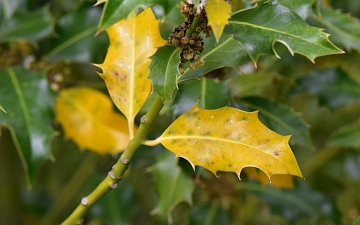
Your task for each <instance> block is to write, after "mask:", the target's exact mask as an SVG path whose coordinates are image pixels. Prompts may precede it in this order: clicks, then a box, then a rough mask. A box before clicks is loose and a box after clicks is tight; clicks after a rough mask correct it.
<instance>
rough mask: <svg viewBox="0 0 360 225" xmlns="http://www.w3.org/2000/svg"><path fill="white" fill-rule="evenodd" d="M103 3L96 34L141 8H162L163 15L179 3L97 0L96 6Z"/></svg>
mask: <svg viewBox="0 0 360 225" xmlns="http://www.w3.org/2000/svg"><path fill="white" fill-rule="evenodd" d="M102 3H105V6H104V9H103V13H102V16H101V20H100V23H99V26H98V32H101V31H103V30H105V29H107V28H108V27H110V26H111V25H113V24H114V23H116V22H117V21H119V20H123V19H126V18H127V17H128V16H129V15H130V14H131V12H133V11H134V10H136V9H138V8H140V7H142V8H147V7H149V6H153V5H160V6H162V7H163V9H164V11H165V13H168V12H170V10H171V9H172V8H173V7H175V6H176V4H177V3H179V1H178V0H145V1H144V0H116V1H114V0H98V1H97V3H96V5H99V4H102Z"/></svg>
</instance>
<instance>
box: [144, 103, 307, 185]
mask: <svg viewBox="0 0 360 225" xmlns="http://www.w3.org/2000/svg"><path fill="white" fill-rule="evenodd" d="M257 114H258V112H244V111H241V110H238V109H235V108H231V107H223V108H220V109H216V110H205V109H201V108H199V106H198V104H196V105H195V106H194V107H193V108H192V109H191V110H190V111H188V112H186V113H185V114H183V115H182V116H180V117H179V118H178V119H176V120H175V121H174V122H173V123H172V124H171V125H170V126H169V127H168V128H167V129H166V130H165V131H164V133H163V134H162V135H161V136H160V137H159V138H158V139H156V140H154V141H147V142H146V144H148V145H154V144H157V143H159V142H160V143H161V144H163V145H164V146H165V147H166V148H167V149H169V150H170V151H172V152H174V153H175V154H176V156H178V157H182V158H185V159H187V160H188V161H189V162H190V163H191V164H192V166H193V167H194V166H195V165H198V166H202V167H204V168H206V169H208V170H210V171H211V172H213V173H214V174H216V172H217V171H229V172H230V171H232V172H235V173H236V174H238V175H239V176H240V173H241V170H242V169H243V168H244V167H249V166H250V167H257V168H259V169H261V170H262V171H264V172H265V174H266V175H267V176H268V177H269V179H270V177H271V176H272V175H273V174H290V175H296V176H299V177H302V174H301V172H300V169H299V166H298V164H297V162H296V159H295V157H294V155H293V153H292V151H291V149H290V146H289V144H288V141H289V138H290V136H282V135H280V134H277V133H275V132H273V131H271V130H270V129H268V128H267V127H266V126H265V125H264V124H262V123H261V122H260V120H259V119H258V115H257Z"/></svg>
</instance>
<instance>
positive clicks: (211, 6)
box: [205, 0, 231, 41]
mask: <svg viewBox="0 0 360 225" xmlns="http://www.w3.org/2000/svg"><path fill="white" fill-rule="evenodd" d="M205 11H206V15H207V18H208V24H209V26H211V29H212V31H213V33H214V35H215V38H216V40H217V41H219V39H220V36H221V34H222V32H223V30H224V27H225V25H226V24H227V23H228V19H229V18H230V13H231V6H230V5H229V4H228V3H227V2H225V1H222V0H207V1H206V2H205Z"/></svg>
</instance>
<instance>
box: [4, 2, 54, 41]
mask: <svg viewBox="0 0 360 225" xmlns="http://www.w3.org/2000/svg"><path fill="white" fill-rule="evenodd" d="M8 13H10V12H8ZM54 24H55V22H54V19H53V18H52V16H51V13H50V11H49V8H48V7H43V8H40V9H38V10H36V11H33V12H26V13H22V12H15V13H14V15H13V16H12V17H9V18H8V19H5V20H3V21H1V22H0V42H5V41H16V40H26V41H29V42H32V43H35V42H36V41H37V40H39V39H41V38H43V37H46V36H48V35H49V34H51V32H53V29H54Z"/></svg>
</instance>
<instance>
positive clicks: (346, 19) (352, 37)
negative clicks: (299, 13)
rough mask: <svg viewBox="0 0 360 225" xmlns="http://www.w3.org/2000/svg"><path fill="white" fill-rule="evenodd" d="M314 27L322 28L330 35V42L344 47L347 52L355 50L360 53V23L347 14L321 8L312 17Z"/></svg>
mask: <svg viewBox="0 0 360 225" xmlns="http://www.w3.org/2000/svg"><path fill="white" fill-rule="evenodd" d="M314 18H315V20H316V21H317V22H318V23H316V24H315V25H317V26H320V27H323V28H325V29H326V32H329V33H330V34H331V36H330V40H331V41H333V42H334V43H335V44H337V45H340V46H343V47H345V48H346V49H347V50H348V51H350V50H351V49H355V50H356V51H358V52H360V22H359V20H357V19H355V18H352V17H351V16H350V15H349V14H345V13H341V12H340V11H339V10H333V9H330V8H328V7H322V8H321V9H320V13H319V15H317V16H314Z"/></svg>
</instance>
